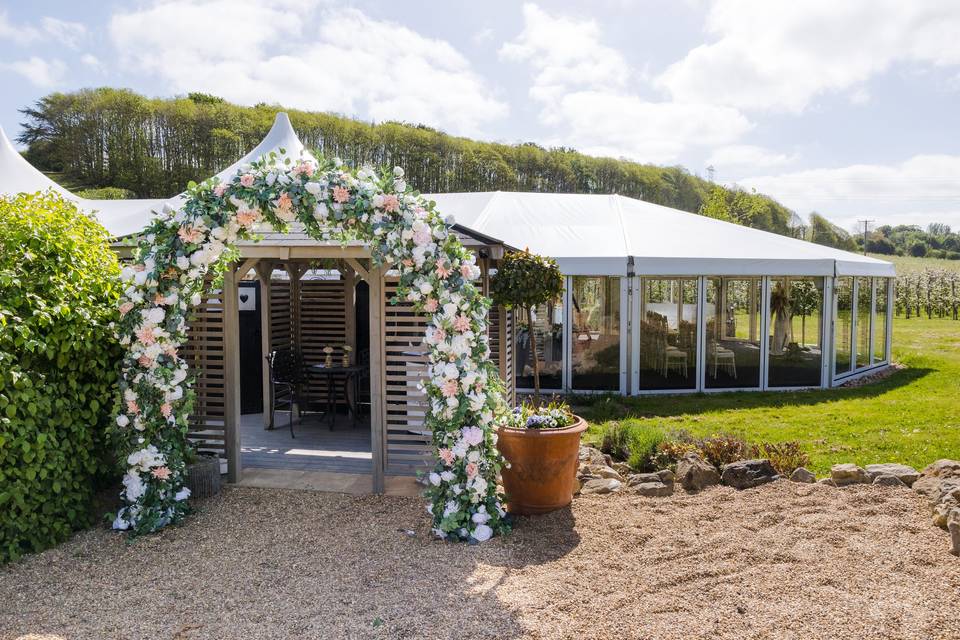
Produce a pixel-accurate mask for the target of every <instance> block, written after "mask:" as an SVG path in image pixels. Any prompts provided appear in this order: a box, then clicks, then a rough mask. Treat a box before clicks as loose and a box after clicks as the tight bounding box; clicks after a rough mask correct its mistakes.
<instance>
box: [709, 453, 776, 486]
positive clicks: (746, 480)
mask: <svg viewBox="0 0 960 640" xmlns="http://www.w3.org/2000/svg"><path fill="white" fill-rule="evenodd" d="M779 477H780V476H779V475H777V470H776V469H774V468H773V465H771V464H770V461H769V460H767V459H765V458H758V459H756V460H738V461H736V462H731V463H730V464H726V465H724V466H723V473H722V474H721V475H720V478H721V480H722V481H723V484H725V485H727V486H728V487H733V488H734V489H750V488H753V487H759V486H760V485H762V484H766V483H768V482H773V481H774V480H777V479H778V478H779Z"/></svg>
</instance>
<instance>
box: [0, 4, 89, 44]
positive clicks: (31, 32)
mask: <svg viewBox="0 0 960 640" xmlns="http://www.w3.org/2000/svg"><path fill="white" fill-rule="evenodd" d="M86 34H87V28H86V27H85V26H83V25H82V24H80V23H79V22H67V21H66V20H59V19H57V18H50V17H44V18H41V19H40V25H39V26H35V25H31V24H14V23H12V22H11V21H10V18H9V17H8V16H7V12H6V11H0V41H3V42H12V43H14V44H17V45H20V46H26V45H30V44H34V43H36V42H43V41H50V40H54V41H56V42H59V43H61V44H65V45H67V46H68V47H71V48H76V46H77V45H78V43H79V42H80V40H81V39H82V38H84V37H86Z"/></svg>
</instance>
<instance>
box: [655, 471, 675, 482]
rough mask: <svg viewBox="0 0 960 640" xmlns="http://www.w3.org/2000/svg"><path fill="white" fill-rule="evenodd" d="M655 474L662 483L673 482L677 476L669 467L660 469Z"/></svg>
mask: <svg viewBox="0 0 960 640" xmlns="http://www.w3.org/2000/svg"><path fill="white" fill-rule="evenodd" d="M656 474H657V477H659V478H660V482H664V483H673V482H674V481H675V480H676V478H677V475H676V474H675V473H674V472H673V471H670V469H660V471H657V472H656Z"/></svg>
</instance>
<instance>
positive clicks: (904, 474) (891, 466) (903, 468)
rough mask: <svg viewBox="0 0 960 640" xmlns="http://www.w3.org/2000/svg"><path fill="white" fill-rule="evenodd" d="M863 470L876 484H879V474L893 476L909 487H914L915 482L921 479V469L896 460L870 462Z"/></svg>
mask: <svg viewBox="0 0 960 640" xmlns="http://www.w3.org/2000/svg"><path fill="white" fill-rule="evenodd" d="M863 470H864V471H866V472H867V475H868V476H870V481H871V482H873V483H874V484H877V483H876V479H877V477H879V476H893V477H895V478H896V479H898V480H899V481H900V482H902V483H903V484H905V485H907V486H908V487H912V486H913V483H914V482H916V481H917V480H919V479H920V472H919V471H917V470H916V469H914V468H913V467H908V466H907V465H905V464H897V463H895V462H888V463H886V464H868V465H867V466H865V467H864V468H863Z"/></svg>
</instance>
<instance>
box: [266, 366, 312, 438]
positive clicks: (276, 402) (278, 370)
mask: <svg viewBox="0 0 960 640" xmlns="http://www.w3.org/2000/svg"><path fill="white" fill-rule="evenodd" d="M267 366H268V367H269V368H270V407H269V411H270V429H273V428H274V426H275V412H276V411H277V409H282V408H283V407H287V408H288V410H289V411H290V437H291V438H295V437H296V436H295V435H293V408H294V407H297V409H300V408H301V407H302V404H303V403H302V400H303V398H302V396H301V385H302V384H303V383H304V382H305V378H304V369H303V356H301V355H300V352H299V351H297V350H296V349H282V350H276V351H271V352H270V355H269V356H267Z"/></svg>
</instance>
